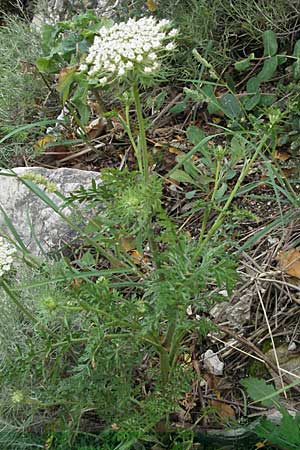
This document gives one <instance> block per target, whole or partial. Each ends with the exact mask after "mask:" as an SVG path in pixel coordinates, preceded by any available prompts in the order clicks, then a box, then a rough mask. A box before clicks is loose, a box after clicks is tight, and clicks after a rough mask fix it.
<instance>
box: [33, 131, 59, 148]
mask: <svg viewBox="0 0 300 450" xmlns="http://www.w3.org/2000/svg"><path fill="white" fill-rule="evenodd" d="M54 141H56V137H55V136H52V135H50V134H49V135H48V136H44V137H42V138H40V139H39V140H38V141H37V142H36V143H35V144H34V147H35V149H36V150H44V148H45V147H46V145H47V144H49V142H54Z"/></svg>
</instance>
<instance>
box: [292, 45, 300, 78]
mask: <svg viewBox="0 0 300 450" xmlns="http://www.w3.org/2000/svg"><path fill="white" fill-rule="evenodd" d="M293 56H295V57H296V58H298V59H297V60H296V61H295V62H294V63H293V64H292V72H293V78H294V80H299V78H300V39H298V41H297V42H296V44H295V47H294V52H293Z"/></svg>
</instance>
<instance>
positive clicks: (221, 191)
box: [215, 183, 228, 200]
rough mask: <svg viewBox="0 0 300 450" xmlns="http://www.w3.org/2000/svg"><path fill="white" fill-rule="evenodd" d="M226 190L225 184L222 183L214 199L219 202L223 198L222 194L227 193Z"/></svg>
mask: <svg viewBox="0 0 300 450" xmlns="http://www.w3.org/2000/svg"><path fill="white" fill-rule="evenodd" d="M227 188H228V185H227V183H222V185H221V186H220V187H219V189H218V190H217V192H216V196H215V199H216V200H221V199H222V198H223V197H224V194H225V192H226V191H227Z"/></svg>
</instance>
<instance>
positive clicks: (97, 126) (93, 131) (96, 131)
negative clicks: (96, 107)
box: [85, 117, 107, 139]
mask: <svg viewBox="0 0 300 450" xmlns="http://www.w3.org/2000/svg"><path fill="white" fill-rule="evenodd" d="M106 125H107V120H106V119H105V118H103V117H98V118H97V119H95V120H92V122H91V123H90V124H89V125H88V126H87V127H86V128H85V131H86V133H87V134H88V136H89V138H90V139H95V138H97V137H99V136H100V135H101V134H102V133H103V131H104V130H105V127H106Z"/></svg>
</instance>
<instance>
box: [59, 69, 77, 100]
mask: <svg viewBox="0 0 300 450" xmlns="http://www.w3.org/2000/svg"><path fill="white" fill-rule="evenodd" d="M76 75H77V72H76V67H66V68H65V69H63V70H62V72H61V73H60V75H59V81H58V83H57V90H58V92H59V93H60V96H61V98H62V101H63V103H65V102H66V101H67V100H68V99H69V95H70V90H71V87H72V85H73V83H74V82H75V81H76Z"/></svg>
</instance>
